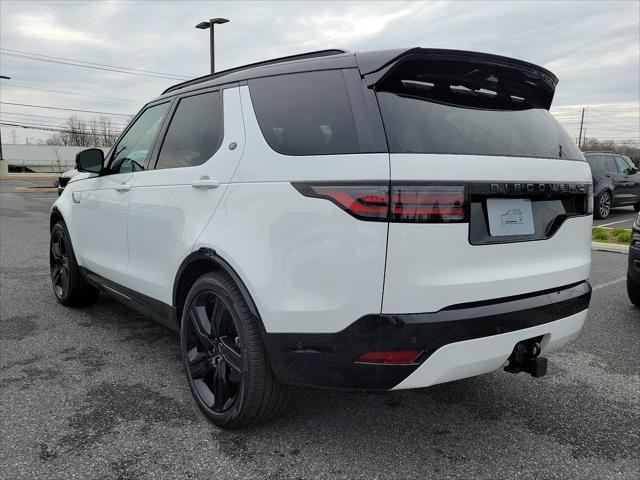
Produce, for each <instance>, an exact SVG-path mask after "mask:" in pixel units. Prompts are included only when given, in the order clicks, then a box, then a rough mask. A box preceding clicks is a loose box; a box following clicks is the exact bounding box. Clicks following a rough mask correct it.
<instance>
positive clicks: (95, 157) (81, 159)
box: [76, 148, 104, 173]
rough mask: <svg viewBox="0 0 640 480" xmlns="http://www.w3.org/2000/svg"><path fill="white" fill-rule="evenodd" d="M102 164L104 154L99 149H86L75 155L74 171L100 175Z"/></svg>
mask: <svg viewBox="0 0 640 480" xmlns="http://www.w3.org/2000/svg"><path fill="white" fill-rule="evenodd" d="M103 164H104V152H103V151H102V150H100V149H99V148H87V149H86V150H82V151H80V152H78V153H76V170H78V171H79V172H90V173H100V172H101V171H102V165H103Z"/></svg>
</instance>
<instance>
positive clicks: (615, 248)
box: [591, 242, 629, 254]
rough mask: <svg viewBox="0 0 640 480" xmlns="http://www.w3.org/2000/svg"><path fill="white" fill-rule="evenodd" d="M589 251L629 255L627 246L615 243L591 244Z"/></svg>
mask: <svg viewBox="0 0 640 480" xmlns="http://www.w3.org/2000/svg"><path fill="white" fill-rule="evenodd" d="M591 250H595V251H597V252H614V253H624V254H627V253H629V245H619V244H616V243H603V242H591Z"/></svg>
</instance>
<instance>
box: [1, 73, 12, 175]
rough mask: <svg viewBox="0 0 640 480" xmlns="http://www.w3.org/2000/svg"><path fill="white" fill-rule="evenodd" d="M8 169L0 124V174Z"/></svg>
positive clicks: (6, 78) (2, 76) (2, 77)
mask: <svg viewBox="0 0 640 480" xmlns="http://www.w3.org/2000/svg"><path fill="white" fill-rule="evenodd" d="M0 78H1V79H3V80H11V77H7V76H6V75H0ZM8 171H9V167H7V164H6V163H5V162H4V157H3V156H2V127H1V126H0V176H4V175H6V174H7V172H8Z"/></svg>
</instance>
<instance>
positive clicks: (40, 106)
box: [0, 102, 133, 117]
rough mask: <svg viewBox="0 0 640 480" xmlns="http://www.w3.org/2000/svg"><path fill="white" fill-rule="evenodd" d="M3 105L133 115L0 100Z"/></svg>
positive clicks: (123, 115) (124, 115)
mask: <svg viewBox="0 0 640 480" xmlns="http://www.w3.org/2000/svg"><path fill="white" fill-rule="evenodd" d="M0 104H3V105H17V106H20V107H34V108H47V109H50V110H65V111H67V112H83V113H97V114H101V115H118V116H121V117H131V116H133V115H132V114H130V113H113V112H97V111H95V110H80V109H77V108H62V107H49V106H45V105H30V104H28V103H13V102H0Z"/></svg>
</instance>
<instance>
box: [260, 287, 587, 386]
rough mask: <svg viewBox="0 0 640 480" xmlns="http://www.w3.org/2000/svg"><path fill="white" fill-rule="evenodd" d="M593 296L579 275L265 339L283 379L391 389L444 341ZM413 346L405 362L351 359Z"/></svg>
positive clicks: (540, 316) (541, 320)
mask: <svg viewBox="0 0 640 480" xmlns="http://www.w3.org/2000/svg"><path fill="white" fill-rule="evenodd" d="M590 298H591V286H590V285H589V283H588V282H586V281H584V282H580V283H577V284H573V285H569V286H566V287H562V288H557V289H553V290H545V291H542V292H536V293H532V294H528V295H518V296H514V297H508V298H503V299H498V300H492V301H486V302H474V303H468V304H462V305H456V306H452V307H448V308H446V309H443V310H440V311H439V312H434V313H418V314H382V315H380V314H372V315H365V316H363V317H361V318H360V319H358V320H356V321H355V322H354V323H352V324H351V325H350V326H349V327H347V328H345V329H344V330H342V331H340V332H336V333H329V334H309V333H266V334H265V335H264V340H265V345H266V347H267V353H268V355H269V360H270V362H271V366H272V368H273V371H274V373H275V374H276V376H277V377H278V378H279V379H280V380H281V381H282V382H284V383H289V384H294V385H304V386H317V387H324V388H349V389H366V390H388V389H391V388H393V387H395V386H396V385H398V384H400V383H401V382H402V381H403V380H405V379H406V378H407V377H409V375H411V374H412V373H413V372H414V371H415V370H416V369H418V367H419V366H420V364H423V363H425V362H426V361H427V360H428V359H429V357H431V355H433V354H434V353H435V352H437V351H438V350H439V349H441V348H442V347H445V346H446V345H450V344H453V343H457V342H463V341H466V340H473V339H479V338H485V337H491V336H494V335H502V334H505V333H509V332H515V331H519V330H524V329H529V328H532V327H536V326H538V325H543V324H547V323H550V322H554V321H557V320H561V319H564V318H567V317H570V316H572V315H575V314H577V313H578V312H583V311H585V310H587V309H588V307H589V301H590ZM512 347H513V346H512ZM414 349H421V350H424V353H423V354H422V355H421V356H420V357H419V358H418V359H417V360H416V363H413V364H410V365H380V364H362V363H356V361H357V359H358V358H360V356H361V355H362V354H364V353H367V352H371V351H391V350H414Z"/></svg>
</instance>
